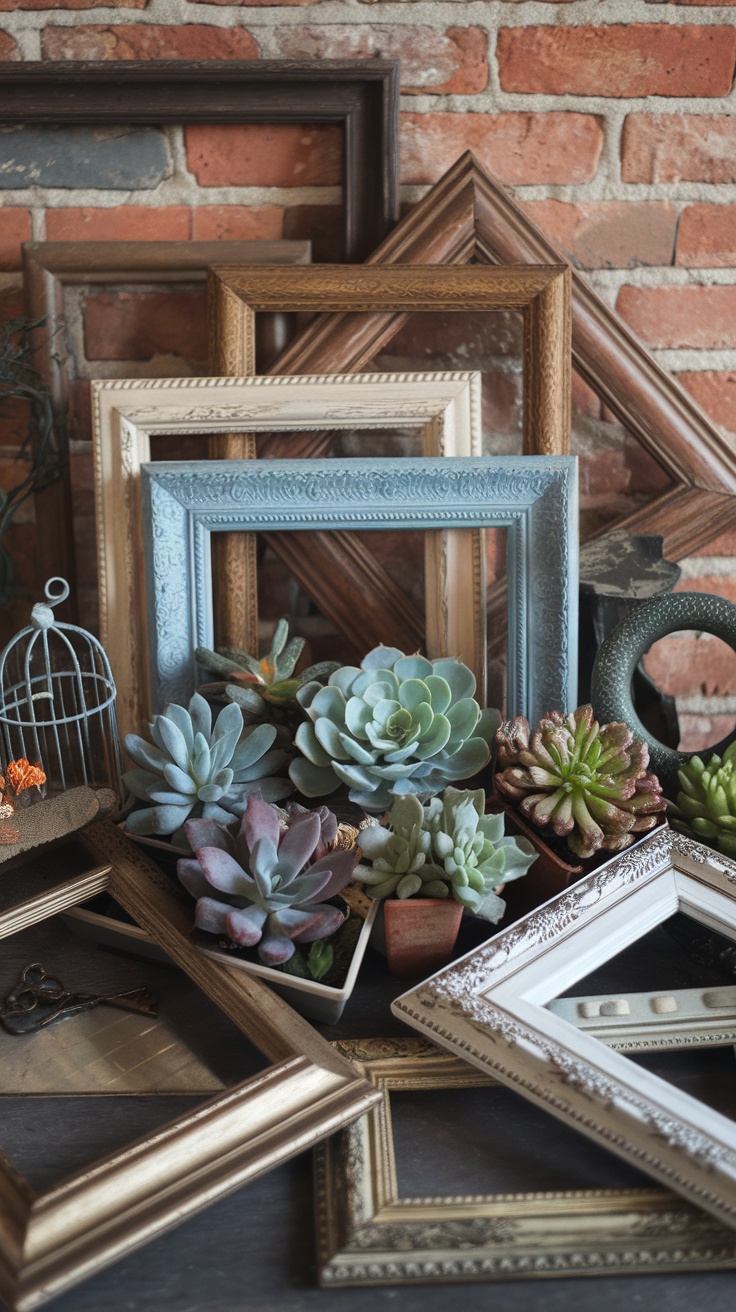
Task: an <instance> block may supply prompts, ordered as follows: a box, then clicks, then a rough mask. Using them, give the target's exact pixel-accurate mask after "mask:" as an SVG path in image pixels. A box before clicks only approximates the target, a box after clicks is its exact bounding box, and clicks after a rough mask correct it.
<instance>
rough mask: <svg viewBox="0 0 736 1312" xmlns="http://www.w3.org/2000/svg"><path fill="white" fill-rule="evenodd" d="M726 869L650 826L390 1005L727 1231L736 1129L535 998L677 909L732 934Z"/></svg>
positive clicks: (734, 1195) (733, 1206) (734, 875)
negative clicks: (625, 849) (632, 843)
mask: <svg viewBox="0 0 736 1312" xmlns="http://www.w3.org/2000/svg"><path fill="white" fill-rule="evenodd" d="M735 889H736V863H734V862H732V861H729V860H728V859H727V858H726V857H722V856H720V855H719V854H718V853H715V852H713V851H711V850H710V849H709V848H706V847H703V846H702V845H701V844H700V843H696V842H693V841H691V840H690V839H687V838H685V837H683V836H682V835H680V834H676V833H674V832H673V831H672V830H670V829H669V828H664V829H658V830H656V831H655V832H654V833H653V834H652V835H651V836H650V837H648V838H646V839H644V840H643V841H642V842H641V843H639V844H637V846H636V848H635V849H633V850H632V851H631V852H629V853H624V854H623V855H622V856H619V857H617V858H615V859H613V860H611V861H609V862H607V863H606V864H605V865H604V866H603V867H602V868H601V870H600V871H597V872H595V871H594V872H593V873H592V874H590V875H588V876H587V878H584V879H582V880H580V881H579V882H578V883H577V884H575V885H574V887H573V888H571V889H569V890H568V891H567V892H565V893H562V894H560V895H559V896H558V897H556V898H553V899H552V901H551V902H548V903H546V904H545V905H544V906H543V907H541V908H540V909H539V910H538V911H534V912H532V913H531V915H529V916H526V917H525V918H524V919H523V920H520V921H518V922H517V923H516V924H515V925H513V926H512V927H511V928H510V929H508V930H506V931H505V932H504V933H501V934H499V935H497V936H496V937H495V938H494V939H492V940H491V941H490V943H488V944H487V945H486V946H483V947H481V948H479V949H477V950H476V951H475V952H471V953H469V954H468V955H467V956H466V957H463V958H462V959H461V960H460V961H458V962H456V963H455V965H453V966H450V967H449V968H448V969H446V970H444V971H441V972H440V973H439V974H437V975H435V976H433V977H432V978H431V979H430V980H427V981H425V983H423V984H422V985H420V986H419V987H418V988H416V989H412V990H410V991H409V992H408V993H405V994H404V995H403V996H402V997H400V998H398V999H397V1000H396V1001H395V1002H394V1003H393V1004H392V1010H393V1011H394V1013H395V1014H396V1015H397V1016H399V1017H401V1019H402V1020H405V1021H407V1022H408V1024H410V1025H413V1026H414V1027H415V1028H417V1029H420V1030H421V1031H422V1032H423V1033H424V1034H425V1035H427V1036H428V1037H430V1038H431V1039H432V1040H433V1041H434V1042H436V1043H438V1044H441V1045H442V1046H443V1047H446V1048H449V1049H450V1050H451V1051H454V1052H457V1053H461V1054H462V1056H463V1057H464V1058H465V1059H466V1060H467V1061H470V1062H472V1063H473V1064H474V1065H476V1066H479V1067H480V1068H482V1069H483V1070H486V1071H488V1072H490V1073H492V1074H494V1075H496V1076H497V1077H498V1078H499V1079H500V1080H501V1081H502V1082H503V1083H504V1084H509V1085H510V1086H511V1087H513V1088H515V1089H517V1090H518V1091H519V1092H520V1093H522V1094H523V1095H524V1096H525V1097H527V1098H529V1099H530V1100H531V1101H532V1102H536V1103H539V1104H540V1105H541V1106H542V1107H545V1108H546V1109H547V1110H548V1111H549V1112H551V1113H552V1114H553V1115H554V1116H557V1117H558V1118H560V1119H561V1120H567V1121H570V1122H571V1123H572V1124H573V1126H576V1127H577V1128H578V1129H579V1130H580V1131H581V1133H583V1134H586V1135H588V1137H590V1138H593V1139H597V1140H598V1141H600V1142H602V1143H603V1144H604V1145H605V1146H608V1147H609V1148H611V1150H612V1151H613V1152H616V1153H618V1154H619V1156H621V1157H624V1158H626V1159H628V1160H629V1161H631V1162H632V1163H633V1164H634V1165H635V1166H638V1167H639V1168H640V1169H641V1170H644V1171H646V1172H647V1173H648V1174H650V1175H652V1176H653V1177H654V1178H655V1179H657V1180H659V1181H660V1182H661V1183H663V1184H665V1185H668V1186H669V1187H670V1188H671V1189H674V1190H675V1191H676V1192H678V1193H681V1194H682V1195H683V1196H684V1197H686V1198H687V1199H688V1200H689V1201H690V1202H692V1203H694V1204H695V1205H697V1206H699V1207H702V1208H704V1209H706V1210H707V1211H710V1212H712V1213H713V1214H714V1215H715V1216H716V1217H718V1219H719V1220H721V1221H723V1222H726V1223H727V1224H728V1225H730V1226H736V1127H735V1126H734V1123H733V1121H731V1120H729V1119H728V1118H727V1117H725V1116H723V1115H722V1114H721V1113H720V1112H717V1111H714V1110H712V1109H711V1108H709V1107H706V1106H705V1105H704V1104H703V1103H702V1102H700V1101H698V1100H697V1099H695V1098H693V1097H691V1096H690V1095H689V1094H686V1093H683V1092H682V1091H681V1090H679V1089H677V1088H674V1087H673V1086H671V1085H669V1084H668V1083H667V1082H666V1081H664V1080H662V1079H660V1078H659V1077H658V1076H655V1075H653V1074H651V1073H650V1072H649V1071H647V1070H645V1069H643V1068H641V1067H638V1066H636V1065H635V1064H634V1063H633V1062H631V1061H629V1060H628V1059H627V1058H626V1057H624V1056H622V1055H621V1054H620V1053H617V1052H614V1051H612V1050H611V1049H610V1048H608V1047H606V1046H604V1045H603V1044H602V1043H600V1042H599V1041H598V1040H597V1039H595V1038H594V1037H593V1036H592V1035H591V1034H586V1033H584V1032H582V1031H581V1030H579V1029H576V1027H575V1026H574V1025H571V1024H570V1023H569V1022H568V1021H566V1020H563V1019H562V1018H561V1017H560V1016H559V1015H556V1014H554V1013H553V1012H552V1011H550V1010H549V1009H548V1008H547V1007H546V1006H545V1004H546V1003H547V1002H549V1001H550V1000H551V999H553V998H556V997H557V996H559V994H561V993H562V992H563V991H565V990H566V989H568V988H569V987H570V986H571V985H572V984H574V983H575V982H576V981H577V980H579V979H581V978H583V977H584V976H585V975H587V974H588V973H589V972H590V971H591V970H594V969H595V967H596V966H598V965H600V964H601V963H602V962H605V961H608V960H610V958H611V957H613V956H615V955H616V953H618V952H620V951H621V950H622V949H623V948H625V947H626V946H628V945H629V944H630V943H632V942H634V941H636V940H637V939H638V938H640V937H641V936H642V935H643V934H645V933H646V932H647V931H648V930H650V929H652V928H654V927H655V926H656V925H658V924H661V922H662V921H663V920H665V919H667V918H668V917H669V916H670V915H673V914H674V913H675V912H676V911H678V910H682V911H685V912H688V913H690V914H691V915H692V916H693V918H694V919H695V920H697V921H698V922H700V923H701V924H704V925H706V926H707V927H708V928H710V929H715V930H718V931H720V932H722V933H725V934H727V935H728V936H729V937H731V938H736V901H735V900H734V890H735Z"/></svg>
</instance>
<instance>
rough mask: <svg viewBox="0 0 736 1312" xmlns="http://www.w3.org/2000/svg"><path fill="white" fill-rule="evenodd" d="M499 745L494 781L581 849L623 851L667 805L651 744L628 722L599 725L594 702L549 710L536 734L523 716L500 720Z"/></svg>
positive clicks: (537, 820) (583, 852)
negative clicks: (654, 767)
mask: <svg viewBox="0 0 736 1312" xmlns="http://www.w3.org/2000/svg"><path fill="white" fill-rule="evenodd" d="M496 745H497V749H498V751H497V773H496V778H495V782H496V787H497V788H498V789H499V791H500V792H502V793H503V794H504V795H505V796H506V797H509V798H510V799H511V800H512V801H513V802H515V803H517V804H518V807H519V810H520V811H521V812H522V814H523V815H525V816H527V817H528V819H529V820H531V822H532V824H535V825H537V826H539V827H540V828H542V827H545V826H547V825H551V826H552V829H553V832H554V833H555V834H557V835H558V836H559V837H561V838H562V837H564V838H566V839H567V845H568V847H569V848H570V850H571V851H572V852H574V853H575V855H576V856H579V857H584V858H585V857H591V856H593V855H594V854H595V853H596V852H598V851H600V850H603V851H606V852H620V851H621V850H622V849H623V848H625V847H628V846H629V844H630V843H633V842H634V837H635V835H636V834H637V833H642V832H644V831H645V830H648V829H652V828H653V827H654V825H655V824H656V823H657V813H658V812H660V811H663V810H664V808H665V801H664V798H663V797H662V786H661V784H660V782H659V780H658V779H657V776H656V775H654V774H652V773H651V771H648V770H647V766H648V764H649V748H648V747H647V745H646V743H644V742H641V741H640V740H639V739H636V738H634V735H633V733H632V732H631V730H630V729H629V728H628V726H627V725H625V724H620V723H613V724H604V725H599V724H598V722H597V721H596V720H595V719H594V717H593V708H592V706H579V707H578V709H577V710H576V711H573V712H572V714H570V715H563V714H562V712H561V711H551V712H550V713H549V714H548V715H547V716H545V717H544V718H543V719H541V720H540V721H539V724H538V725H537V727H536V729H535V730H534V732H533V733H530V730H529V725H528V723H527V721H526V720H525V719H524V718H523V717H522V716H517V717H516V719H514V720H511V721H508V722H507V723H506V724H503V725H501V727H500V729H499V730H498V731H497V733H496ZM499 767H500V768H499Z"/></svg>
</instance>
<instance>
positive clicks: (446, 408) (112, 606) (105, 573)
mask: <svg viewBox="0 0 736 1312" xmlns="http://www.w3.org/2000/svg"><path fill="white" fill-rule="evenodd" d="M480 407H481V397H480V375H479V374H476V373H450V374H440V373H436V374H341V375H339V376H336V377H328V378H319V377H318V378H313V377H305V378H303V377H297V378H244V379H236V378H184V379H164V380H161V379H122V380H119V381H115V380H113V381H102V382H93V384H92V410H93V442H94V452H95V499H96V506H97V539H98V563H99V576H100V632H101V636H102V641H103V643H104V644H105V646H106V647H107V649H108V650H109V651H110V653H111V659H112V665H113V672H114V674H115V679H116V683H117V690H118V697H117V714H118V722H119V724H120V728H121V732H122V734H123V735H124V734H125V733H127V732H135V733H138V732H140V730H141V727H142V726H143V724H145V723H146V722H147V721H148V720H150V718H151V715H152V714H153V713H154V712H155V711H161V710H163V706H161V705H158V704H156V702H157V699H156V697H155V696H154V695H153V692H152V689H151V686H150V681H149V669H148V656H149V642H148V634H149V625H148V619H147V614H146V595H145V594H146V589H145V583H144V580H143V577H142V561H141V555H142V553H141V551H140V537H141V509H140V469H141V465H142V464H143V463H144V462H145V461H147V460H150V458H151V437H152V436H154V435H155V434H157V433H165V434H167V435H169V436H176V435H184V434H187V435H190V436H191V435H194V436H199V437H201V438H202V442H203V445H204V444H205V443H209V442H210V441H211V435H212V434H213V433H217V432H222V431H224V430H226V431H227V432H232V431H233V430H235V431H239V432H245V433H254V434H255V433H258V432H259V431H265V432H268V433H273V432H274V430H279V431H281V432H283V433H286V434H289V436H288V437H286V438H285V439H284V443H285V445H286V443H287V442H288V441H289V440H291V441H294V442H296V441H298V437H295V436H293V435H292V434H290V433H289V430H291V429H293V430H296V432H297V433H302V432H304V431H309V430H310V429H315V428H318V429H320V430H323V429H324V428H325V425H327V426H329V427H330V428H334V429H338V430H339V429H340V428H353V427H354V426H356V425H357V426H358V427H360V428H364V429H368V430H370V429H372V428H376V427H378V428H383V427H387V426H388V427H391V426H392V425H401V426H402V427H409V428H415V429H418V430H419V435H420V437H421V446H422V452H423V454H424V455H426V456H443V457H451V456H477V455H480V446H481V414H480ZM287 449H288V448H287ZM205 472H206V467H205V466H203V469H202V473H203V475H204V473H205ZM239 537H242V538H244V539H246V546H247V550H246V551H245V552H244V554H243V559H244V560H245V563H246V579H245V592H246V598H247V599H248V601H249V604H252V605H253V607H254V610H255V599H256V595H257V586H256V582H257V561H256V554H255V543H256V536H255V534H254V533H242V534H240V535H239ZM339 540H340V539H339V538H338V541H339ZM302 541H303V540H302ZM360 545H361V546H362V543H361V544H360ZM214 546H215V544H213V549H214ZM424 557H425V594H426V597H427V604H426V606H425V611H426V632H424V631H423V642H424V644H425V645H426V649H427V652H428V654H429V655H431V656H455V655H462V657H463V658H464V660H465V662H466V664H468V665H469V666H470V668H471V669H472V670H473V672H474V673H475V675H476V681H477V688H478V695H479V697H480V698H481V701H483V695H484V692H485V681H486V680H485V675H486V600H485V554H484V543H483V536H482V532H481V531H479V530H477V531H476V530H472V529H471V530H453V529H450V530H448V531H447V532H443V533H427V534H425V551H424ZM256 623H257V621H256V616H255V613H253V614H252V615H251V617H250V628H251V629H252V631H253V632H254V633H255V631H256V628H255V626H256ZM400 623H401V610H400V607H399V605H398V603H394V604H393V605H392V606H390V607H389V606H387V607H386V610H385V612H384V635H385V634H386V633H390V632H391V631H392V630H393V628H394V627H395V626H397V625H399V624H400ZM423 630H424V621H423ZM215 641H216V642H217V643H218V645H219V642H220V639H219V638H216V639H215ZM188 695H189V694H187V696H188Z"/></svg>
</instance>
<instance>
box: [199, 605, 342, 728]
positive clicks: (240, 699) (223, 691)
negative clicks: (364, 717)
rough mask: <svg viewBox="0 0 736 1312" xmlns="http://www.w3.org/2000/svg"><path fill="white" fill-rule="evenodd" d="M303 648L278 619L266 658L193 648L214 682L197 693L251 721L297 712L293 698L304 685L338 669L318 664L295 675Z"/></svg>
mask: <svg viewBox="0 0 736 1312" xmlns="http://www.w3.org/2000/svg"><path fill="white" fill-rule="evenodd" d="M304 646H305V639H304V638H289V624H288V621H287V620H286V619H285V618H283V617H282V618H281V619H280V620H279V621H278V623H277V624H276V627H275V629H274V633H273V638H272V639H271V647H270V650H269V652H268V654H267V655H266V656H263V657H261V658H258V657H257V656H250V655H249V654H248V652H247V651H241V649H240V648H238V647H222V648H220V649H219V650H218V651H210V650H209V648H208V647H197V649H196V651H195V653H194V654H195V656H196V658H197V661H198V662H199V664H200V665H201V666H202V668H203V669H205V670H207V672H208V673H209V674H214V675H215V676H216V677H217V679H218V682H217V683H213V684H205V685H204V686H203V687H202V689H201V690H200V691H201V692H203V693H206V694H208V695H220V696H224V697H225V698H226V699H227V700H228V701H231V702H236V703H237V705H238V706H240V708H241V710H243V711H244V712H246V714H247V715H248V716H250V717H255V718H263V717H264V716H273V714H274V711H275V710H279V709H285V710H289V709H292V710H294V709H298V707H297V703H296V694H297V692H298V690H299V689H300V688H301V687H302V686H303V685H304V684H306V683H310V682H323V681H324V680H326V679H327V678H328V677H329V675H330V674H332V673H333V671H334V670H337V669H339V668H340V667H339V662H338V661H322V662H321V663H319V664H317V665H310V666H309V668H308V669H306V670H303V671H302V673H301V674H298V675H295V674H294V670H295V668H296V665H297V662H298V660H299V657H300V656H301V654H302V652H303V650H304Z"/></svg>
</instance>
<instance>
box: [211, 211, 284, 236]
mask: <svg viewBox="0 0 736 1312" xmlns="http://www.w3.org/2000/svg"><path fill="white" fill-rule="evenodd" d="M192 218H193V232H192V236H193V237H194V240H195V241H278V240H279V239H280V238H281V237H282V236H283V233H284V211H283V208H282V206H281V205H257V206H255V207H254V208H253V209H249V208H248V206H247V205H200V206H199V207H198V209H195V210H193V211H192Z"/></svg>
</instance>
